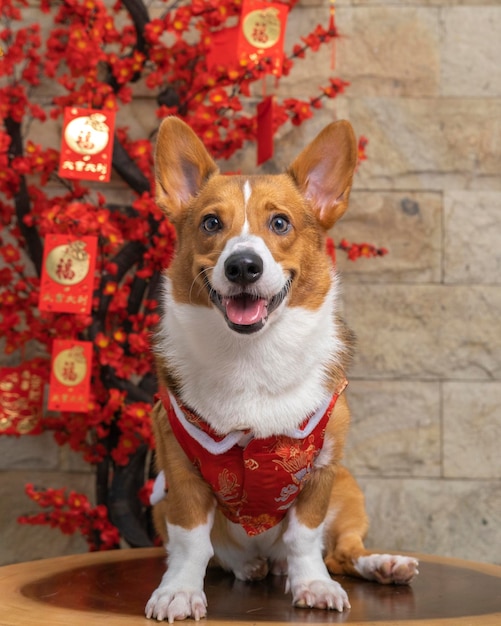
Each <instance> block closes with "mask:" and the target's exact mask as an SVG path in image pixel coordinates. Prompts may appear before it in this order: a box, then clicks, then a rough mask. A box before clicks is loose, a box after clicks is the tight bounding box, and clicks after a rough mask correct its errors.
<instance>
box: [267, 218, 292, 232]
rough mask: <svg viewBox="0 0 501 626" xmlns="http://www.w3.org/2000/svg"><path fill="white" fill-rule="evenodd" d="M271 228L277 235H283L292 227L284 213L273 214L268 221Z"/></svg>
mask: <svg viewBox="0 0 501 626" xmlns="http://www.w3.org/2000/svg"><path fill="white" fill-rule="evenodd" d="M270 228H271V230H272V231H273V232H274V233H276V234H277V235H285V234H286V233H288V232H289V231H290V229H291V228H292V226H291V223H290V222H289V218H287V217H285V215H274V216H273V217H272V218H271V221H270Z"/></svg>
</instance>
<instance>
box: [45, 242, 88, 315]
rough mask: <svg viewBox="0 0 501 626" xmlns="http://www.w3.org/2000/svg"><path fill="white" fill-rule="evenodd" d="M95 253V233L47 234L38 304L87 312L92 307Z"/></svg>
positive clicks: (61, 309) (53, 308)
mask: <svg viewBox="0 0 501 626" xmlns="http://www.w3.org/2000/svg"><path fill="white" fill-rule="evenodd" d="M96 256H97V237H80V238H79V239H77V238H76V237H72V236H71V235H63V234H49V235H47V236H46V237H45V246H44V257H43V265H42V278H41V281H40V299H39V301H38V308H39V309H40V310H41V311H53V312H54V311H57V312H59V313H80V314H83V315H88V314H89V313H90V311H91V309H92V293H93V288H94V268H95V265H96Z"/></svg>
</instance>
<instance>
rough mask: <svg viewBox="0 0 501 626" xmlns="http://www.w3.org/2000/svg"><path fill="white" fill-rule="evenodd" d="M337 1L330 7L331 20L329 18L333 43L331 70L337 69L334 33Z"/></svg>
mask: <svg viewBox="0 0 501 626" xmlns="http://www.w3.org/2000/svg"><path fill="white" fill-rule="evenodd" d="M335 4H336V0H331V6H330V18H329V32H330V33H332V35H331V36H332V43H331V70H335V69H336V38H335V37H334V33H335V31H336V6H335Z"/></svg>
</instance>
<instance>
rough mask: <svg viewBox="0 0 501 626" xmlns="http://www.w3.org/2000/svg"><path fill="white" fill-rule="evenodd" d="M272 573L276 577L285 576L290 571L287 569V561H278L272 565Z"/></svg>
mask: <svg viewBox="0 0 501 626" xmlns="http://www.w3.org/2000/svg"><path fill="white" fill-rule="evenodd" d="M270 571H271V573H272V574H273V575H274V576H285V575H286V574H287V572H288V571H289V568H288V567H287V559H277V560H276V561H273V563H272V564H271V570H270Z"/></svg>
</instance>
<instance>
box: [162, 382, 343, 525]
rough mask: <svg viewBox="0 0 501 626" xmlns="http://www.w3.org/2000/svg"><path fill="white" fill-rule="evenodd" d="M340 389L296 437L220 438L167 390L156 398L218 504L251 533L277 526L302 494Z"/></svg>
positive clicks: (247, 435)
mask: <svg viewBox="0 0 501 626" xmlns="http://www.w3.org/2000/svg"><path fill="white" fill-rule="evenodd" d="M342 389H344V386H343V388H342ZM340 393H342V390H341V391H340V392H339V393H335V394H334V395H333V396H332V398H330V400H328V401H327V402H325V403H324V405H323V406H321V407H320V408H319V409H318V410H317V412H316V413H315V414H314V415H312V416H310V417H309V418H307V419H306V420H305V421H304V422H303V424H301V426H300V427H299V428H298V429H296V432H295V433H294V437H288V436H285V435H277V436H272V437H267V438H266V439H254V438H253V437H252V434H251V433H249V432H244V431H234V432H231V433H229V434H228V435H226V436H223V437H221V436H219V435H217V434H216V433H215V432H214V431H213V430H212V428H211V427H210V426H209V425H208V424H207V423H206V422H204V421H203V420H202V419H201V418H200V417H198V416H197V415H196V414H194V413H193V412H191V411H190V410H189V409H187V408H186V407H184V406H183V405H181V404H180V403H179V402H178V401H177V400H176V399H175V398H174V397H173V396H172V395H171V394H169V393H168V392H165V391H164V392H161V393H160V397H161V400H162V403H163V405H164V407H165V409H166V411H167V415H168V418H169V422H170V425H171V428H172V430H173V432H174V435H175V436H176V439H177V440H178V442H179V444H180V445H181V447H182V449H183V450H184V452H185V454H186V455H187V456H188V458H189V459H190V461H192V463H193V464H194V465H195V466H196V467H197V468H198V469H199V471H200V473H201V475H202V477H203V478H204V479H205V480H206V481H207V482H208V483H209V484H210V486H211V487H212V490H213V492H214V494H215V496H216V499H217V501H218V505H219V508H220V509H221V511H222V512H223V513H224V515H225V516H226V517H227V518H228V519H229V520H230V521H232V522H234V523H235V524H240V525H241V526H242V527H243V528H244V529H245V531H246V533H247V534H248V535H251V536H252V535H258V534H259V533H262V532H264V531H265V530H268V529H269V528H272V527H273V526H275V525H276V524H278V523H279V522H280V521H281V520H282V519H283V518H284V517H285V515H286V513H287V510H288V509H289V507H290V506H291V505H292V503H293V502H294V500H295V498H296V497H297V496H298V494H299V493H300V492H301V490H302V488H303V486H304V484H305V483H306V481H307V480H308V478H309V475H310V472H311V471H312V470H313V467H314V463H315V460H316V458H317V456H318V454H319V452H320V450H321V449H322V446H323V443H324V437H325V428H326V426H327V422H328V421H329V418H330V415H331V413H332V411H333V409H334V405H335V403H336V400H337V398H338V397H339V394H340Z"/></svg>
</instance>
